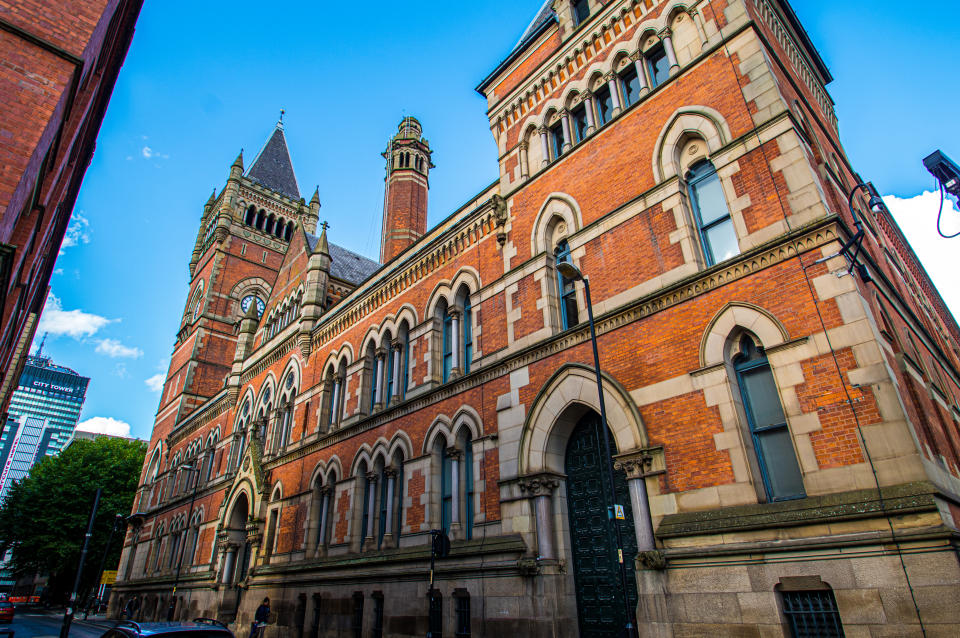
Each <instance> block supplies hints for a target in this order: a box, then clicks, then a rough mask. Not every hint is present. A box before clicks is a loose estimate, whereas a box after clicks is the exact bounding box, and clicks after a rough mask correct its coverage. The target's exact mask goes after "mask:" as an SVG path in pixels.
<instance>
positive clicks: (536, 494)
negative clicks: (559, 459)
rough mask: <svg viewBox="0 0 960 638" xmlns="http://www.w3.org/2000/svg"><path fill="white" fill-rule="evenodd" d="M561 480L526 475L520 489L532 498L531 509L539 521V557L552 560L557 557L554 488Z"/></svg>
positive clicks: (546, 476)
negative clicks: (554, 525)
mask: <svg viewBox="0 0 960 638" xmlns="http://www.w3.org/2000/svg"><path fill="white" fill-rule="evenodd" d="M558 485H560V481H558V480H557V479H556V478H554V477H553V476H550V475H539V476H531V477H525V478H524V479H522V480H521V482H520V491H521V492H523V493H524V494H526V495H528V496H529V497H530V499H531V501H532V502H531V509H532V510H533V514H534V517H535V519H536V521H537V558H538V559H544V560H552V559H555V558H556V557H557V552H556V542H555V534H554V529H553V490H554V489H555V488H556V487H557V486H558Z"/></svg>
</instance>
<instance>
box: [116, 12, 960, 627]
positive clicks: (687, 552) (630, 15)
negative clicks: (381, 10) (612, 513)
mask: <svg viewBox="0 0 960 638" xmlns="http://www.w3.org/2000/svg"><path fill="white" fill-rule="evenodd" d="M830 80H831V77H830V74H829V71H828V70H827V68H826V67H825V65H824V63H823V61H822V60H821V59H820V57H819V55H818V54H817V52H816V50H815V49H814V47H813V44H812V43H811V42H810V40H809V38H808V37H807V35H806V33H805V32H804V30H803V27H802V26H801V25H800V24H799V22H798V21H797V18H796V16H795V15H794V13H793V11H792V9H791V8H790V6H789V3H787V2H786V1H785V0H709V1H701V2H697V1H695V0H691V1H689V2H681V1H678V0H645V1H631V0H620V1H611V2H597V1H595V0H578V1H570V0H555V1H547V2H545V3H544V5H543V8H542V10H541V11H540V12H539V14H538V15H537V16H536V17H535V19H534V20H533V22H532V23H531V24H530V26H529V28H528V29H527V30H526V32H525V33H524V35H523V37H522V39H521V41H520V43H519V44H518V45H517V47H516V49H515V50H514V51H513V52H512V53H511V54H510V55H509V57H508V58H507V59H506V60H504V61H503V63H502V64H500V65H499V66H498V67H497V68H496V69H495V70H494V71H493V72H492V73H491V74H490V75H489V77H488V78H486V79H485V80H484V81H483V82H482V83H481V85H480V86H479V87H478V90H479V91H480V92H482V93H483V94H484V95H485V96H486V97H487V100H488V107H489V111H488V112H489V117H490V126H491V131H492V133H493V137H494V139H495V141H496V143H497V145H498V148H499V151H500V153H499V156H500V159H499V164H500V171H499V173H500V178H499V179H498V180H497V181H496V182H495V183H493V184H491V185H490V186H489V187H488V188H487V189H485V190H484V191H483V192H481V193H479V194H477V195H476V196H474V197H471V198H470V199H468V200H467V201H466V202H465V203H464V205H463V206H462V207H461V208H460V209H458V210H456V211H452V212H451V213H450V214H449V215H448V216H447V217H446V218H445V219H444V221H443V222H441V223H440V224H438V225H437V226H436V227H434V228H432V229H427V228H426V221H425V220H426V201H427V193H428V186H429V181H428V176H429V169H430V168H431V166H432V164H431V161H430V147H429V145H428V144H427V143H426V142H425V140H423V137H422V133H423V132H422V130H421V126H420V123H419V122H417V121H416V120H413V119H412V118H407V119H405V120H404V121H403V122H401V124H400V127H399V129H398V132H397V135H396V136H394V138H392V140H391V141H390V142H389V143H388V146H387V152H386V153H385V154H384V155H385V157H386V158H387V162H388V173H387V180H386V185H385V186H386V187H385V191H386V192H385V198H384V201H385V211H384V233H383V238H384V240H383V244H382V250H381V258H382V260H383V262H384V263H383V265H382V266H381V265H378V264H374V263H372V262H369V261H367V260H364V259H363V258H360V257H358V256H356V255H354V254H353V253H350V252H349V251H347V250H345V249H343V248H340V247H338V246H336V245H334V244H332V243H330V242H329V241H328V237H327V232H326V229H325V227H323V228H321V230H320V232H319V236H318V235H317V233H316V226H317V222H318V219H319V201H318V197H317V195H316V194H314V196H313V199H312V200H311V202H310V203H309V204H308V203H306V201H305V200H304V199H302V198H301V197H300V193H299V189H298V187H297V182H296V178H295V177H294V173H293V168H292V162H291V161H290V157H289V153H288V152H287V150H286V144H285V138H284V131H283V129H282V125H278V128H277V130H276V131H274V133H273V135H272V136H271V138H270V140H268V142H267V144H266V145H265V147H264V149H263V150H262V151H261V153H260V155H259V156H258V158H257V159H256V160H254V162H252V163H251V164H250V169H249V170H248V171H246V173H245V172H244V165H243V159H242V158H238V159H237V161H236V162H235V163H234V164H233V166H232V167H231V169H230V173H229V178H228V180H227V183H226V186H225V188H224V189H223V190H222V191H221V192H220V193H219V194H216V196H215V197H212V198H211V199H210V201H208V202H207V204H206V205H205V207H204V214H203V222H202V224H201V228H200V231H199V233H198V237H197V244H196V248H195V250H194V255H193V259H192V262H191V272H192V274H193V282H192V292H191V294H190V297H189V299H188V302H187V305H186V307H185V309H184V317H183V323H182V328H181V330H180V332H179V334H178V340H177V345H176V348H175V350H174V354H173V357H172V360H171V364H170V371H169V374H168V380H167V383H166V386H165V388H164V391H163V396H162V399H161V404H160V408H159V411H158V414H157V421H156V425H155V428H154V432H153V436H152V440H151V450H150V453H149V454H148V460H147V463H146V465H145V467H144V474H143V477H142V486H141V489H140V493H139V496H138V500H137V502H136V504H135V506H134V510H135V512H136V513H137V517H136V520H137V522H138V524H137V525H136V526H135V528H134V529H132V530H131V531H130V532H129V533H128V536H127V538H126V544H125V549H124V554H123V558H122V560H121V564H120V568H119V569H120V572H119V579H118V583H117V585H116V587H115V589H114V592H115V597H114V600H113V602H112V605H113V607H112V609H113V610H114V611H115V612H116V611H118V610H119V608H120V606H122V605H123V604H124V602H125V601H127V600H129V598H130V597H131V596H136V597H138V598H139V599H140V601H141V605H140V612H139V613H140V615H142V616H144V617H158V616H162V615H164V614H165V611H166V609H167V607H168V605H169V603H170V600H171V596H172V595H173V592H172V589H173V585H174V582H177V583H178V588H177V589H176V594H175V600H174V605H175V613H176V614H177V615H178V616H179V617H191V616H194V615H201V614H202V615H218V616H219V617H220V618H222V619H224V620H226V621H229V622H235V623H236V626H237V627H238V628H242V630H243V631H246V628H247V627H248V626H249V625H248V623H249V622H250V621H251V619H252V614H253V611H254V609H255V608H256V607H257V605H258V604H259V602H260V600H262V598H263V597H264V596H265V595H269V596H270V598H271V601H272V608H273V612H274V618H273V620H274V621H275V624H273V625H272V626H271V627H269V628H268V629H267V635H274V636H291V635H293V636H341V635H367V634H368V633H369V634H370V635H390V636H415V635H424V634H425V633H426V632H427V631H428V629H429V628H430V627H431V623H432V622H436V623H438V624H437V625H436V626H434V627H433V629H434V630H437V629H442V631H443V632H444V634H445V635H456V636H468V635H477V636H497V635H501V636H541V635H542V636H578V635H579V636H584V637H587V636H607V635H618V633H617V632H618V630H619V628H621V627H622V626H623V625H624V624H625V622H626V619H627V613H626V612H625V605H624V604H623V602H622V601H623V592H621V591H620V589H619V578H618V576H617V573H618V570H617V563H616V552H615V551H614V544H613V540H612V537H611V536H610V532H609V530H608V528H607V525H606V522H605V519H606V509H605V505H604V503H605V502H608V497H607V494H609V492H610V489H611V486H610V485H608V484H607V482H606V478H605V476H606V475H605V473H604V470H605V468H606V461H605V460H604V458H603V457H604V454H603V453H602V452H601V450H602V445H601V444H600V440H601V437H600V434H601V432H600V429H599V428H600V425H599V419H598V415H597V411H598V407H599V406H598V404H599V400H598V397H599V393H600V391H602V392H603V396H604V398H605V403H606V406H607V413H608V430H609V434H610V435H611V438H612V440H613V442H614V446H615V448H616V450H615V452H614V460H615V462H616V468H617V471H616V477H615V479H614V485H613V486H612V487H613V489H614V490H615V491H616V495H617V501H618V503H619V504H622V505H624V510H625V520H624V532H625V541H624V545H625V550H626V558H627V567H628V568H627V588H626V592H625V593H626V597H627V599H628V600H629V604H628V607H629V610H630V611H629V615H630V616H634V617H635V619H636V622H637V623H638V625H639V627H640V628H641V635H663V636H681V635H696V636H702V635H734V634H735V635H749V636H761V635H763V636H783V635H787V636H789V635H795V634H793V633H791V632H793V631H794V630H795V628H799V627H802V626H806V627H808V628H809V627H813V629H812V631H813V632H814V634H815V635H842V634H841V633H839V632H841V631H846V632H847V635H880V633H882V632H888V633H893V634H896V635H920V633H921V631H923V630H926V631H927V632H929V635H953V634H955V633H956V632H957V630H958V627H957V616H956V613H955V609H956V608H957V603H958V602H960V600H958V597H960V594H958V592H960V588H958V587H957V585H958V584H960V567H958V563H957V554H956V542H957V527H958V523H960V505H958V503H960V432H958V420H960V411H958V407H957V397H958V393H960V384H958V379H960V374H958V371H960V352H958V346H957V344H958V340H960V331H958V328H957V324H956V322H955V321H954V319H953V317H952V316H951V315H950V314H949V312H948V311H947V309H946V307H945V305H944V303H943V301H942V300H941V299H940V297H939V296H938V294H937V292H936V290H935V289H934V287H933V286H932V284H931V283H930V281H929V279H928V277H927V275H926V274H925V272H924V271H923V268H922V266H921V265H920V263H919V262H918V260H917V258H916V256H915V254H914V253H913V252H912V250H911V249H910V247H909V245H908V244H907V243H906V241H905V239H904V237H903V235H902V234H901V232H900V231H899V229H898V228H897V226H896V224H895V223H894V221H893V219H892V218H891V216H890V215H889V212H888V211H887V210H886V209H885V208H884V207H883V206H882V203H880V204H879V205H875V204H876V203H875V202H871V203H869V204H868V201H867V198H866V194H867V193H868V192H869V191H866V190H865V189H862V188H857V184H858V183H859V182H860V178H859V176H858V175H857V174H856V173H855V171H854V170H853V168H852V167H851V166H850V165H849V162H848V161H847V159H846V156H845V154H844V152H843V148H842V146H841V144H840V141H839V136H838V132H837V121H836V117H835V115H834V112H833V103H832V101H831V99H830V97H829V95H828V93H827V91H826V89H825V86H826V85H827V84H828V83H829V82H830ZM851 194H852V195H851ZM848 197H852V201H853V206H854V207H856V209H857V210H858V211H859V213H858V219H862V221H861V222H860V224H861V225H862V228H863V234H862V236H860V235H856V234H855V233H856V231H857V228H858V225H857V224H856V223H855V221H856V220H855V219H854V217H852V215H851V212H850V210H849V209H848V205H847V200H848ZM852 237H857V238H861V237H862V252H861V253H860V257H859V263H860V264H862V265H863V266H865V270H862V271H861V270H855V271H854V273H855V274H850V272H849V270H850V268H849V266H850V262H849V261H848V259H847V257H846V256H844V255H843V254H840V251H841V247H842V246H843V245H844V244H846V243H847V242H848V241H849V240H850V239H851V238H852ZM563 262H571V263H573V264H574V265H576V266H577V267H578V268H579V269H580V270H581V271H582V272H583V273H585V274H586V275H587V276H588V277H589V280H590V282H591V289H592V299H593V307H594V311H595V314H596V316H597V332H598V341H599V351H600V362H601V369H602V375H603V376H602V379H603V381H602V386H603V387H602V388H599V389H598V388H597V385H596V381H595V370H594V367H593V358H592V355H591V347H590V337H589V330H588V328H587V325H586V324H585V321H586V310H585V308H586V299H585V297H584V294H585V289H584V287H583V284H582V282H580V281H569V280H566V279H564V277H563V276H562V275H561V274H560V272H559V270H558V264H561V263H563ZM189 468H194V469H189ZM194 494H195V495H196V499H195V500H194V499H193V498H192V497H193V495H194ZM441 528H442V529H445V530H446V531H448V533H449V534H450V536H451V537H452V538H453V544H452V551H451V554H450V556H449V557H447V558H444V559H442V560H440V561H439V562H438V563H437V570H436V583H437V584H436V587H437V591H438V593H439V598H435V599H434V601H433V602H434V604H435V609H436V612H435V616H431V615H430V614H428V600H427V594H428V579H429V567H430V551H429V545H430V530H432V529H441ZM431 618H433V620H431ZM830 632H833V633H830ZM878 632H880V633H878ZM804 635H809V634H804ZM884 635H887V634H884Z"/></svg>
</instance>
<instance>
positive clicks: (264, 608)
mask: <svg viewBox="0 0 960 638" xmlns="http://www.w3.org/2000/svg"><path fill="white" fill-rule="evenodd" d="M268 620H270V598H269V597H267V598H264V599H263V602H262V603H260V606H259V607H257V611H256V613H254V615H253V626H251V627H250V638H258V636H260V635H261V633H260V630H261V629H263V627H265V626H266V625H267V621H268Z"/></svg>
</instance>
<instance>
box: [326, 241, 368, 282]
mask: <svg viewBox="0 0 960 638" xmlns="http://www.w3.org/2000/svg"><path fill="white" fill-rule="evenodd" d="M330 260H331V262H330V274H331V275H332V276H334V277H336V278H337V279H342V280H344V281H347V282H349V283H351V284H360V283H363V282H364V281H366V280H367V279H368V278H369V277H370V275H372V274H373V273H375V272H376V271H377V270H379V269H380V264H379V263H378V262H375V261H373V260H372V259H367V258H366V257H364V256H362V255H358V254H357V253H355V252H353V251H351V250H347V249H346V248H344V247H342V246H337V245H336V244H330Z"/></svg>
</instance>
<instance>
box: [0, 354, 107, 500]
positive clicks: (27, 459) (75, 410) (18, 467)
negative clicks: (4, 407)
mask: <svg viewBox="0 0 960 638" xmlns="http://www.w3.org/2000/svg"><path fill="white" fill-rule="evenodd" d="M89 383H90V379H89V378H88V377H83V376H80V375H79V374H77V373H76V372H75V371H73V370H71V369H70V368H66V367H64V366H58V365H56V364H54V363H53V361H52V360H51V359H50V358H49V357H42V356H32V357H29V359H28V360H27V364H26V365H25V366H24V369H23V374H22V375H21V376H20V383H19V384H18V386H17V389H16V390H15V391H14V393H13V397H12V398H11V400H10V410H9V412H8V416H7V423H6V427H4V429H3V436H2V437H0V464H2V468H3V469H2V471H0V499H2V498H3V497H4V496H6V493H7V490H8V489H9V487H10V485H11V484H12V483H13V481H16V480H19V479H22V478H23V477H24V476H26V475H27V472H29V471H30V468H31V467H33V464H34V463H36V462H37V461H38V460H40V459H42V458H43V457H44V456H54V455H56V454H58V453H59V452H60V450H61V449H63V446H64V445H66V443H67V442H68V441H69V440H70V437H71V436H72V435H73V431H74V429H75V428H76V427H77V421H78V420H79V419H80V411H81V409H82V408H83V400H84V398H86V394H87V385H88V384H89Z"/></svg>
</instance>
